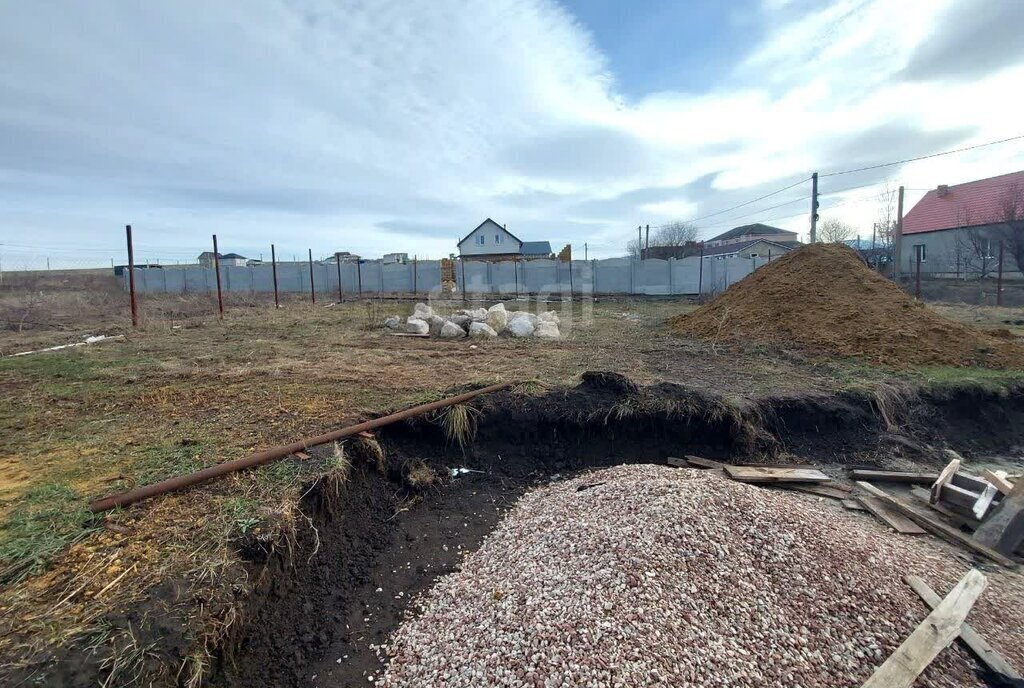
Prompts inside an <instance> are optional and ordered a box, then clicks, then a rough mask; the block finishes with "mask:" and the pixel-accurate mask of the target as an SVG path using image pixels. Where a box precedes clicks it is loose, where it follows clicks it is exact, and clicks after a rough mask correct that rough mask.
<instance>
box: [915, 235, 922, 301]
mask: <svg viewBox="0 0 1024 688" xmlns="http://www.w3.org/2000/svg"><path fill="white" fill-rule="evenodd" d="M916 250H917V261H916V262H917V272H916V277H915V278H914V279H915V282H916V286H915V287H914V298H916V299H917V300H918V301H920V300H921V247H920V246H918V247H917V249H916Z"/></svg>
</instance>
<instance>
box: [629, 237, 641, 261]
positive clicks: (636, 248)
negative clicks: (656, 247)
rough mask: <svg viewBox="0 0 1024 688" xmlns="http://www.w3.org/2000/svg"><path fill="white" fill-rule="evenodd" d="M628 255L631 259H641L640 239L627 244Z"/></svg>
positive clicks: (631, 240)
mask: <svg viewBox="0 0 1024 688" xmlns="http://www.w3.org/2000/svg"><path fill="white" fill-rule="evenodd" d="M626 255H628V256H629V257H630V258H639V257H640V240H639V239H630V240H629V241H627V242H626Z"/></svg>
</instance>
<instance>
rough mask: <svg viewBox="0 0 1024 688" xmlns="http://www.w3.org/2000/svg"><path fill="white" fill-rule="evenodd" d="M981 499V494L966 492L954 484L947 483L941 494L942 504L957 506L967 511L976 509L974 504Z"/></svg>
mask: <svg viewBox="0 0 1024 688" xmlns="http://www.w3.org/2000/svg"><path fill="white" fill-rule="evenodd" d="M979 497H981V494H980V493H977V492H971V491H970V490H965V489H964V488H962V487H958V486H957V485H954V484H953V483H946V484H945V485H943V486H942V491H941V492H939V501H940V502H946V503H947V504H955V505H956V506H959V507H963V508H964V509H967V510H971V509H973V508H974V504H975V503H976V502H977V501H978V498H979Z"/></svg>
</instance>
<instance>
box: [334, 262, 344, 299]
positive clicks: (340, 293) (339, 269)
mask: <svg viewBox="0 0 1024 688" xmlns="http://www.w3.org/2000/svg"><path fill="white" fill-rule="evenodd" d="M334 264H335V265H336V266H337V268H338V301H342V302H343V301H344V300H345V292H343V291H342V290H341V254H340V253H335V254H334Z"/></svg>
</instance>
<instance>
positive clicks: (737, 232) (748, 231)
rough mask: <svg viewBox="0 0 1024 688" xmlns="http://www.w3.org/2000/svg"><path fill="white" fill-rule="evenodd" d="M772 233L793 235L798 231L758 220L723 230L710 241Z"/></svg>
mask: <svg viewBox="0 0 1024 688" xmlns="http://www.w3.org/2000/svg"><path fill="white" fill-rule="evenodd" d="M771 234H792V235H793V236H796V232H791V231H789V230H788V229H780V228H778V227H772V226H771V225H763V224H761V223H759V222H758V223H754V224H752V225H743V226H742V227H733V228H732V229H730V230H729V231H728V232H723V233H722V234H719V235H718V236H716V237H711V238H710V239H708V241H722V240H723V239H735V238H737V237H743V236H767V235H771Z"/></svg>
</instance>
